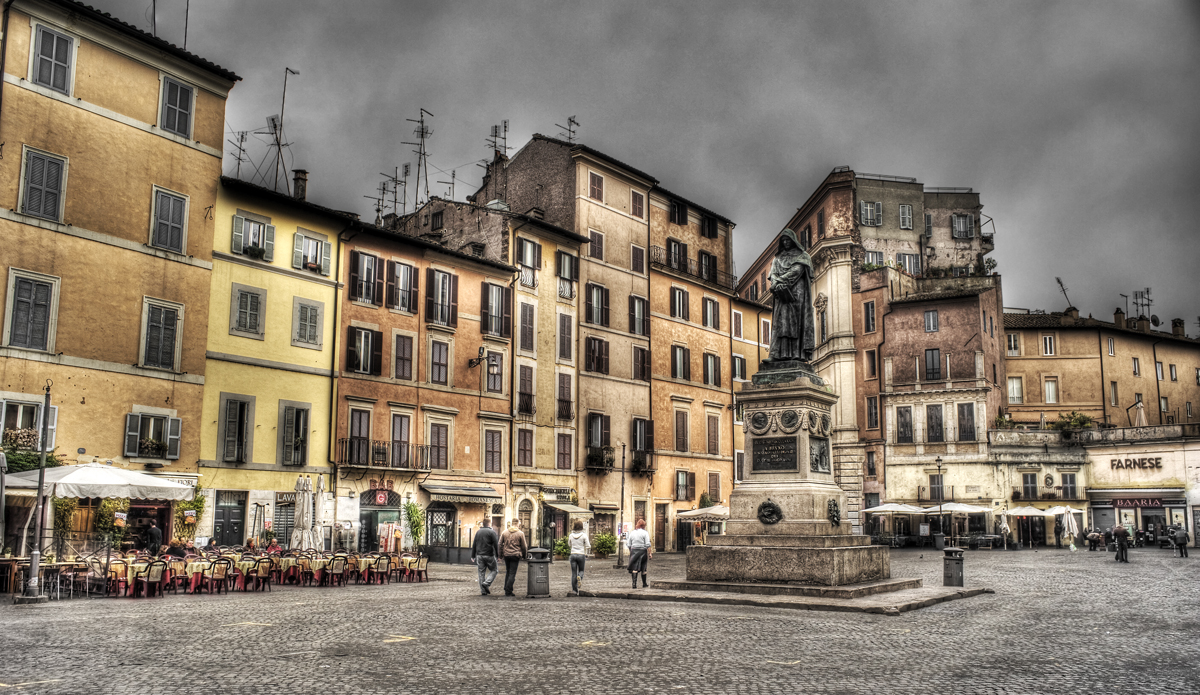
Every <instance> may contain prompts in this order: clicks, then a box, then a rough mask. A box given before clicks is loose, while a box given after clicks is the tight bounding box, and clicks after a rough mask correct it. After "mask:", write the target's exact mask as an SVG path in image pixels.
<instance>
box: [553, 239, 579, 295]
mask: <svg viewBox="0 0 1200 695" xmlns="http://www.w3.org/2000/svg"><path fill="white" fill-rule="evenodd" d="M554 256H555V261H556V262H557V265H558V296H559V297H562V298H563V299H574V298H575V282H576V281H577V280H579V258H578V257H577V256H572V255H571V254H569V253H565V252H563V251H556V252H555V253H554Z"/></svg>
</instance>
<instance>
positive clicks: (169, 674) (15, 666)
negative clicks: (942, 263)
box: [0, 549, 1200, 695]
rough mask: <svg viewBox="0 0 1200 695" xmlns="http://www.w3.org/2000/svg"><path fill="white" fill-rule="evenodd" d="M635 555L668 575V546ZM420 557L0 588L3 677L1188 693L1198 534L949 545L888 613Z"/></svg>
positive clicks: (225, 686)
mask: <svg viewBox="0 0 1200 695" xmlns="http://www.w3.org/2000/svg"><path fill="white" fill-rule="evenodd" d="M612 566H613V562H612V561H611V560H607V561H603V560H591V561H589V564H588V570H587V574H586V586H587V587H588V588H593V587H595V588H599V587H611V588H618V587H624V586H625V585H626V582H628V581H629V579H628V578H629V575H628V574H626V573H625V572H624V571H622V570H615V569H613V568H612ZM521 569H522V579H521V580H520V581H518V584H517V589H518V595H523V594H524V579H523V576H524V569H525V567H524V565H522V567H521ZM651 569H652V572H653V575H652V576H655V577H659V578H663V579H667V578H682V577H683V574H684V563H683V557H682V556H681V555H669V554H659V555H657V556H656V557H655V559H654V560H653V561H652V563H651ZM941 571H942V568H941V557H940V553H935V552H930V551H928V550H926V551H924V552H922V551H916V550H903V551H895V550H894V551H892V573H893V576H897V577H920V578H922V579H924V580H925V583H926V585H937V584H940V582H941ZM430 575H431V576H432V578H433V581H431V582H429V583H426V584H392V585H390V586H356V585H351V586H349V587H346V588H330V589H317V588H295V587H277V588H276V589H275V590H274V591H273V592H271V593H267V594H262V593H259V594H254V593H249V594H242V593H236V594H229V595H227V596H225V595H222V596H216V595H214V596H208V595H204V596H187V595H180V596H172V595H168V596H167V597H166V598H163V599H149V600H147V599H87V600H83V599H77V600H72V601H61V602H52V603H50V604H49V605H43V606H35V607H15V606H0V634H2V635H3V639H2V640H0V645H2V647H0V650H2V651H0V654H2V656H0V690H3V691H7V692H25V693H28V692H45V693H146V694H151V693H169V694H172V695H174V694H184V693H214V692H220V693H231V694H232V693H255V694H256V695H264V694H269V693H409V692H412V693H468V692H469V693H510V692H511V693H547V694H550V693H554V694H557V693H609V692H622V693H705V694H706V695H707V694H713V695H716V694H718V693H738V694H757V693H866V692H874V693H920V694H921V695H929V694H930V693H981V694H988V695H992V694H997V693H1021V694H1027V693H1094V692H1106V693H1155V694H1156V695H1159V694H1165V693H1200V639H1198V637H1200V598H1198V588H1200V582H1198V581H1197V580H1198V579H1200V554H1198V555H1194V556H1193V557H1192V558H1189V559H1178V558H1173V557H1172V556H1171V553H1170V551H1161V550H1158V549H1135V550H1131V551H1130V563H1129V564H1117V563H1115V562H1113V559H1112V555H1111V554H1108V553H1102V552H1087V551H1080V552H1075V553H1070V552H1067V551H1053V550H1042V551H1039V552H1034V551H1021V552H1004V551H978V552H968V553H967V554H966V580H967V586H968V587H970V586H972V585H974V586H981V585H982V586H988V587H990V588H992V589H995V591H996V593H995V594H986V595H983V596H977V597H973V598H969V599H964V600H960V601H951V602H948V603H943V604H939V605H936V606H932V607H930V608H925V609H922V610H918V611H913V612H909V613H904V614H901V615H900V616H897V617H886V616H880V615H864V614H843V613H827V612H821V613H817V612H809V611H796V610H787V609H770V608H766V609H760V608H748V607H744V606H717V605H705V604H684V603H679V604H674V603H656V602H644V601H636V602H635V601H617V600H603V599H588V598H578V599H577V598H566V597H564V596H563V594H564V593H565V588H566V586H567V584H568V576H569V568H568V567H567V563H565V562H556V563H554V565H552V568H551V586H552V590H553V592H554V594H555V595H554V597H552V598H548V599H539V600H531V599H526V598H504V597H503V596H502V595H501V596H498V595H493V596H490V597H483V596H480V595H479V591H478V588H477V586H476V585H475V570H474V567H473V566H445V565H434V566H431V567H430ZM502 581H503V570H502V571H501V575H500V578H499V579H497V583H496V585H495V586H494V587H493V588H494V589H496V593H497V594H502V593H503V592H502V591H501V582H502ZM10 686H11V687H10Z"/></svg>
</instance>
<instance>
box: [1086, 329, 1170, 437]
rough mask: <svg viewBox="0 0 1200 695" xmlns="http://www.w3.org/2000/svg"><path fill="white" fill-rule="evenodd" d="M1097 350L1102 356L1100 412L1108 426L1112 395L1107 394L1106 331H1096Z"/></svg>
mask: <svg viewBox="0 0 1200 695" xmlns="http://www.w3.org/2000/svg"><path fill="white" fill-rule="evenodd" d="M1096 349H1097V350H1098V354H1099V355H1100V412H1101V413H1102V414H1103V416H1104V423H1105V424H1108V399H1109V396H1110V395H1111V394H1109V393H1105V391H1106V390H1107V387H1108V384H1106V383H1104V331H1101V330H1097V331H1096ZM1154 376H1155V377H1157V376H1158V374H1157V373H1156V374H1155V375H1154Z"/></svg>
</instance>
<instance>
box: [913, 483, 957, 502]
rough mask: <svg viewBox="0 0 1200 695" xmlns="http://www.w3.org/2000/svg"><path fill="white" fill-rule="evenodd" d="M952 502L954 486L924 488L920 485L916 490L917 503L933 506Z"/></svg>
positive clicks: (924, 486)
mask: <svg viewBox="0 0 1200 695" xmlns="http://www.w3.org/2000/svg"><path fill="white" fill-rule="evenodd" d="M953 501H954V486H953V485H943V486H942V487H937V486H933V487H930V486H926V485H922V486H921V487H918V488H917V502H919V503H921V504H928V505H931V506H932V505H935V504H937V503H938V502H953Z"/></svg>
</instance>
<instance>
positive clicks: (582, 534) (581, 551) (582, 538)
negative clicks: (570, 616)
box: [567, 519, 592, 596]
mask: <svg viewBox="0 0 1200 695" xmlns="http://www.w3.org/2000/svg"><path fill="white" fill-rule="evenodd" d="M571 529H572V533H571V535H570V536H567V543H568V544H569V545H570V546H571V595H573V596H578V595H579V590H580V589H582V588H583V566H584V565H585V564H586V563H587V556H588V553H590V552H592V542H591V541H590V540H588V537H587V532H586V531H584V530H583V520H582V519H576V520H575V524H574V525H573V526H572V527H571Z"/></svg>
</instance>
